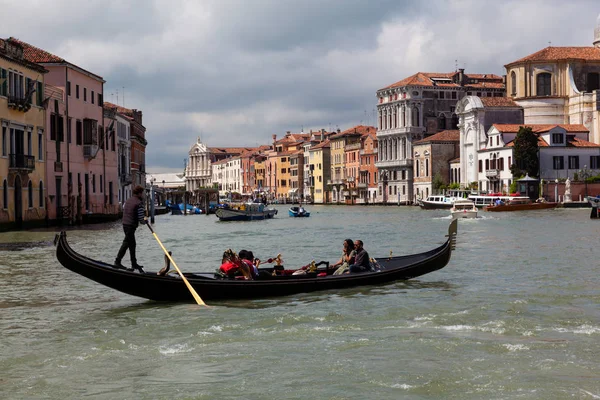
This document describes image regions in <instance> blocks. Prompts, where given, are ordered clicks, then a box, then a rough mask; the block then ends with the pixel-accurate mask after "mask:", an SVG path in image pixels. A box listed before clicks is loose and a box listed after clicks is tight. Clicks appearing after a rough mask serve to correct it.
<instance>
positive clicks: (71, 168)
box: [11, 39, 120, 221]
mask: <svg viewBox="0 0 600 400" xmlns="http://www.w3.org/2000/svg"><path fill="white" fill-rule="evenodd" d="M11 40H12V41H14V42H16V43H18V44H20V45H21V46H22V47H23V54H24V57H25V58H26V59H27V60H28V61H30V62H34V63H38V64H41V65H42V66H44V68H46V69H47V70H48V73H47V74H46V79H45V81H46V83H47V84H49V85H52V86H55V87H57V88H59V89H61V90H62V91H63V92H65V93H66V95H65V97H64V99H65V100H64V103H65V106H64V115H62V116H61V115H58V119H59V121H60V118H61V117H62V118H63V121H65V122H66V129H65V130H66V144H65V145H64V146H62V145H61V146H56V149H57V151H59V153H60V156H59V154H57V159H58V157H60V159H61V160H62V161H60V163H57V164H55V165H54V168H53V169H52V170H50V171H49V172H48V176H49V177H50V178H49V182H48V184H49V185H48V197H49V199H50V203H51V204H49V207H55V208H57V204H56V199H57V195H58V194H61V197H62V193H67V196H68V198H69V199H71V201H70V204H73V205H74V210H72V211H71V212H70V213H69V214H70V215H72V214H75V215H76V219H77V221H81V220H83V219H84V218H86V219H87V217H88V216H90V214H95V215H104V216H108V217H111V216H112V217H113V218H116V217H118V214H119V211H120V210H119V205H118V202H117V190H116V188H117V181H116V176H117V167H116V163H115V165H114V166H111V165H109V164H107V155H108V153H109V152H111V151H112V150H110V149H109V150H107V151H102V150H103V149H102V147H103V146H102V143H103V142H104V141H105V140H106V137H105V136H104V127H103V118H104V116H103V105H104V101H103V91H104V83H105V81H104V79H102V77H101V76H99V75H96V74H94V73H92V72H90V71H86V70H85V69H83V68H81V67H79V66H77V65H75V64H72V63H70V62H68V61H67V60H65V59H63V58H61V57H58V56H56V55H54V54H51V53H49V52H47V51H45V50H42V49H39V48H37V47H35V46H32V45H30V44H28V43H25V42H23V41H19V40H17V39H11ZM59 129H60V128H59ZM73 133H74V134H73ZM115 153H116V151H115ZM108 158H109V159H112V156H110V157H108ZM115 160H116V156H115ZM113 169H114V171H113ZM59 186H60V187H59ZM53 199H54V200H53Z"/></svg>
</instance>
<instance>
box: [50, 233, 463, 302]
mask: <svg viewBox="0 0 600 400" xmlns="http://www.w3.org/2000/svg"><path fill="white" fill-rule="evenodd" d="M456 222H457V221H453V222H452V223H451V224H450V227H449V229H448V236H447V239H446V241H445V243H444V244H442V245H441V246H439V247H437V248H435V249H433V250H430V251H427V252H424V253H419V254H413V255H408V256H399V257H391V258H377V262H378V263H379V264H380V265H381V266H382V269H381V270H379V271H374V272H364V273H358V274H345V275H332V274H331V273H332V272H333V270H328V271H329V272H328V274H327V275H326V276H317V273H308V274H305V275H284V276H271V277H267V279H260V280H252V281H245V280H231V279H217V278H215V276H214V274H213V273H195V274H191V273H186V274H185V276H186V278H187V280H188V281H189V283H190V284H191V285H192V286H193V288H194V289H195V290H196V292H197V293H198V294H199V295H200V296H201V297H202V299H203V300H219V299H253V298H265V297H273V296H286V295H291V294H297V293H309V292H315V291H320V290H335V289H343V288H349V287H357V286H366V285H378V284H385V283H389V282H393V281H397V280H405V279H411V278H415V277H418V276H421V275H425V274H428V273H430V272H433V271H437V270H439V269H441V268H443V267H445V266H446V265H447V264H448V262H449V260H450V256H451V253H452V250H453V249H454V246H455V241H456V229H457V224H456ZM55 242H56V257H57V259H58V261H59V262H60V263H61V264H62V265H63V266H64V267H65V268H67V269H69V270H71V271H73V272H75V273H77V274H79V275H81V276H84V277H86V278H88V279H91V280H93V281H95V282H98V283H100V284H102V285H105V286H107V287H110V288H112V289H115V290H119V291H121V292H123V293H127V294H130V295H132V296H138V297H142V298H145V299H149V300H157V301H172V302H179V301H181V302H194V298H193V297H192V295H191V294H190V291H189V290H188V288H187V287H186V286H185V283H184V282H183V280H182V279H181V278H179V277H178V276H171V275H167V276H159V275H157V274H156V273H150V272H147V273H142V274H140V273H137V272H130V271H128V270H124V269H117V268H115V267H114V266H112V265H110V264H107V263H104V262H101V261H97V260H92V259H90V258H87V257H85V256H83V255H80V254H78V253H77V252H75V251H74V250H73V249H72V248H71V247H70V246H69V244H68V242H67V235H66V233H65V232H61V233H60V234H58V235H56V239H55ZM265 270H266V271H269V272H272V268H267V269H265Z"/></svg>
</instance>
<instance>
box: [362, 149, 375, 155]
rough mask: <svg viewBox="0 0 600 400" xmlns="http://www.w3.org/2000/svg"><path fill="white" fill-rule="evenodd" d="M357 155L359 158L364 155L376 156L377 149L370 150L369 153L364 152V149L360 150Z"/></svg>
mask: <svg viewBox="0 0 600 400" xmlns="http://www.w3.org/2000/svg"><path fill="white" fill-rule="evenodd" d="M358 154H360V155H361V156H362V155H364V154H377V149H372V150H369V151H366V152H365V149H362V150H361V151H359V152H358Z"/></svg>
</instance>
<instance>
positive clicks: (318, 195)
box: [309, 139, 331, 204]
mask: <svg viewBox="0 0 600 400" xmlns="http://www.w3.org/2000/svg"><path fill="white" fill-rule="evenodd" d="M330 150H331V144H330V142H329V139H326V140H324V141H323V142H321V143H319V144H317V145H315V146H312V147H311V148H310V150H309V154H310V156H309V157H310V165H311V170H312V179H311V181H312V182H311V183H312V185H313V202H314V203H317V204H326V203H329V196H328V191H327V181H328V180H331V151H330Z"/></svg>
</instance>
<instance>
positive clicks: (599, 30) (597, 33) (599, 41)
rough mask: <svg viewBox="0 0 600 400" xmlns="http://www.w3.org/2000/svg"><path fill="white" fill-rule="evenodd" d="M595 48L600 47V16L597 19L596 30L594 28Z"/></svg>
mask: <svg viewBox="0 0 600 400" xmlns="http://www.w3.org/2000/svg"><path fill="white" fill-rule="evenodd" d="M594 46H595V47H600V15H598V18H596V28H594Z"/></svg>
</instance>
